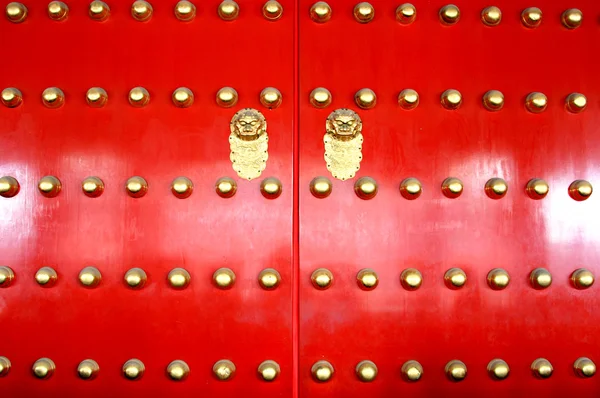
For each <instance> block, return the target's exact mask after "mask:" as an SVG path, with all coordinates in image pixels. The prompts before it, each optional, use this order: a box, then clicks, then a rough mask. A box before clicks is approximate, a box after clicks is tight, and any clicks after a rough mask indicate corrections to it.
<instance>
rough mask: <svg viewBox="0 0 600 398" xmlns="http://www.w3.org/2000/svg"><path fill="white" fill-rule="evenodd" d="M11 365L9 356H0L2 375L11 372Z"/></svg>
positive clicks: (0, 372)
mask: <svg viewBox="0 0 600 398" xmlns="http://www.w3.org/2000/svg"><path fill="white" fill-rule="evenodd" d="M11 366H12V365H11V363H10V360H9V359H8V358H6V357H0V377H4V376H6V375H7V374H8V373H9V372H10V368H11Z"/></svg>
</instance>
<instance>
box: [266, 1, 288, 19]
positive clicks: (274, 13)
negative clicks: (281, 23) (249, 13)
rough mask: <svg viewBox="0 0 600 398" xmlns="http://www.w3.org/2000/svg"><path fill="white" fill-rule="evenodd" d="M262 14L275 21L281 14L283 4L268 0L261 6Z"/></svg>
mask: <svg viewBox="0 0 600 398" xmlns="http://www.w3.org/2000/svg"><path fill="white" fill-rule="evenodd" d="M262 13H263V16H264V17H265V18H266V19H267V20H269V21H277V20H278V19H279V18H281V16H282V15H283V6H282V5H281V4H280V3H279V2H278V1H275V0H269V1H267V2H266V3H265V5H264V6H263V8H262Z"/></svg>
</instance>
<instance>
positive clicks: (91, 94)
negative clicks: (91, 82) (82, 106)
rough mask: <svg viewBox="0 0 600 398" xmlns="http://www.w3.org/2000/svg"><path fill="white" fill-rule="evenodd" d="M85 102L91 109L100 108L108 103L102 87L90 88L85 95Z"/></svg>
mask: <svg viewBox="0 0 600 398" xmlns="http://www.w3.org/2000/svg"><path fill="white" fill-rule="evenodd" d="M85 101H86V102H87V104H88V105H89V106H91V107H92V108H102V107H103V106H104V105H106V103H107V102H108V94H107V93H106V90H104V89H103V88H102V87H92V88H90V89H89V90H88V91H87V93H86V94H85Z"/></svg>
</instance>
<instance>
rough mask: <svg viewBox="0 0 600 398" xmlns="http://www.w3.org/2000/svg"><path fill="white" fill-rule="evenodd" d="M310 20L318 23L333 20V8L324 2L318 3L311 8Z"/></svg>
mask: <svg viewBox="0 0 600 398" xmlns="http://www.w3.org/2000/svg"><path fill="white" fill-rule="evenodd" d="M310 18H311V19H312V20H313V21H315V22H318V23H325V22H327V21H329V20H330V19H331V7H329V4H327V3H325V2H324V1H317V2H316V3H315V4H313V5H312V7H310Z"/></svg>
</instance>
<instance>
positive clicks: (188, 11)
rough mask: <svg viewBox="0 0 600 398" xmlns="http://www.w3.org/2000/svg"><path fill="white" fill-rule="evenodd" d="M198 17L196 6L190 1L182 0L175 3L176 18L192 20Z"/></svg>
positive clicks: (183, 20)
mask: <svg viewBox="0 0 600 398" xmlns="http://www.w3.org/2000/svg"><path fill="white" fill-rule="evenodd" d="M195 17H196V6H195V5H194V4H193V3H191V2H189V1H185V0H183V1H180V2H178V3H177V4H176V5H175V18H177V19H179V20H180V21H182V22H190V21H191V20H193V19H194V18H195Z"/></svg>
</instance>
